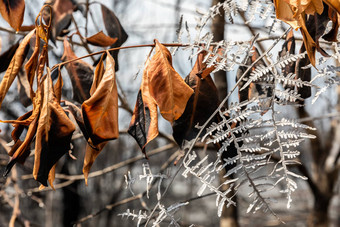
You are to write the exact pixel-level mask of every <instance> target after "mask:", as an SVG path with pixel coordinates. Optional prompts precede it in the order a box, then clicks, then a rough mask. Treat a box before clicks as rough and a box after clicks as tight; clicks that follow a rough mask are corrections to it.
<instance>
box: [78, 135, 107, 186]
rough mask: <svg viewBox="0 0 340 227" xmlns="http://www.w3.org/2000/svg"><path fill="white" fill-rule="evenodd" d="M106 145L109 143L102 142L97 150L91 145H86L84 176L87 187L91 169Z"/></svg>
mask: <svg viewBox="0 0 340 227" xmlns="http://www.w3.org/2000/svg"><path fill="white" fill-rule="evenodd" d="M106 144H107V142H102V143H100V144H98V146H97V148H96V149H95V148H93V147H91V146H90V145H89V144H86V152H85V158H84V166H83V174H84V178H85V184H86V185H87V180H88V177H89V173H90V170H91V167H92V165H93V163H94V161H95V160H96V158H97V157H98V155H99V154H100V152H101V151H102V150H103V148H104V146H105V145H106Z"/></svg>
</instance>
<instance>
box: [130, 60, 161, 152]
mask: <svg viewBox="0 0 340 227" xmlns="http://www.w3.org/2000/svg"><path fill="white" fill-rule="evenodd" d="M147 64H148V61H147V62H146V67H147ZM128 133H129V134H130V135H131V136H132V137H133V138H135V140H136V141H137V143H138V145H139V146H140V148H141V149H142V151H143V153H145V147H146V145H147V144H148V143H149V142H150V141H152V140H153V139H154V138H156V137H157V136H158V113H157V104H156V102H155V100H154V98H153V97H152V96H151V94H150V91H149V79H148V73H147V70H146V69H145V70H144V73H143V79H142V84H141V87H140V90H139V92H138V95H137V101H136V105H135V109H134V111H133V115H132V119H131V122H130V126H129V129H128Z"/></svg>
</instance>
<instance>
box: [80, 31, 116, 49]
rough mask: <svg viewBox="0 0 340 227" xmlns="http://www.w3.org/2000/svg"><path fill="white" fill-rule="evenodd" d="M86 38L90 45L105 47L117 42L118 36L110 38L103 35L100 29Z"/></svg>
mask: <svg viewBox="0 0 340 227" xmlns="http://www.w3.org/2000/svg"><path fill="white" fill-rule="evenodd" d="M86 40H87V42H88V43H90V44H92V45H95V46H100V47H107V46H112V45H113V44H114V43H115V42H117V40H118V38H111V37H109V36H107V35H105V34H104V32H103V31H100V32H98V33H96V34H94V35H93V36H91V37H88V38H86Z"/></svg>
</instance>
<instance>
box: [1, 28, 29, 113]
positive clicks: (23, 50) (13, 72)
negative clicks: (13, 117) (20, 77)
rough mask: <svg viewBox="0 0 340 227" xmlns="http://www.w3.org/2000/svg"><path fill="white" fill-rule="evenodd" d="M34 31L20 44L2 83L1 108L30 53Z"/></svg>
mask: <svg viewBox="0 0 340 227" xmlns="http://www.w3.org/2000/svg"><path fill="white" fill-rule="evenodd" d="M34 32H35V31H34V30H33V31H31V32H30V33H28V34H27V35H26V36H25V38H24V39H23V40H22V42H21V43H20V45H19V47H18V49H17V50H16V52H15V55H14V56H13V58H12V60H11V62H10V64H9V66H8V69H7V71H6V73H5V75H4V77H3V78H2V81H1V83H0V107H1V104H2V101H3V100H4V98H5V95H6V93H7V91H8V89H9V88H10V86H11V85H12V83H13V81H14V79H15V77H16V76H17V74H18V72H19V70H20V68H21V66H22V64H23V62H24V60H25V57H26V55H27V52H28V47H29V41H30V39H31V38H32V36H33V34H34Z"/></svg>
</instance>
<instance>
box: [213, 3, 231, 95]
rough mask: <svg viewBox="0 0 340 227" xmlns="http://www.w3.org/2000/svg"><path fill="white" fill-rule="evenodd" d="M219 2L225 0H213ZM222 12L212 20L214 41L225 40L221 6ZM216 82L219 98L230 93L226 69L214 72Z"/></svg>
mask: <svg viewBox="0 0 340 227" xmlns="http://www.w3.org/2000/svg"><path fill="white" fill-rule="evenodd" d="M218 2H224V0H213V1H212V5H216V4H217V3H218ZM220 14H221V15H218V16H216V17H215V18H214V19H213V21H212V26H211V32H212V34H213V36H214V41H221V40H224V39H225V37H224V31H225V29H224V26H225V20H224V10H223V8H222V7H221V8H220ZM214 79H215V84H216V87H217V90H218V94H219V99H220V100H223V99H224V98H225V97H226V96H227V93H228V82H227V74H226V72H225V71H222V70H220V71H218V72H216V73H214Z"/></svg>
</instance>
